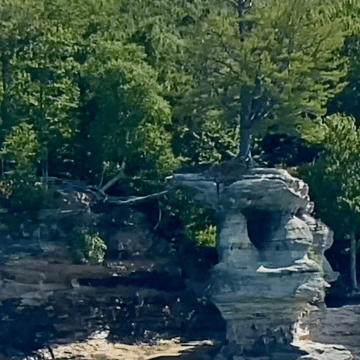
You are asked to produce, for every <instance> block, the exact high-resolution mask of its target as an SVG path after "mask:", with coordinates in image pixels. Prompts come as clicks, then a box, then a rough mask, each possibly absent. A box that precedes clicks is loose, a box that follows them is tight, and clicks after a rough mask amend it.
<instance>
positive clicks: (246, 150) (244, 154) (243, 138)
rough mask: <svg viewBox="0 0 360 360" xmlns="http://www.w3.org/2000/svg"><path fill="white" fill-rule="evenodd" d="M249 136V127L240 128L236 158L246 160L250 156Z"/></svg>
mask: <svg viewBox="0 0 360 360" xmlns="http://www.w3.org/2000/svg"><path fill="white" fill-rule="evenodd" d="M251 135H252V129H251V126H249V125H243V124H241V126H240V151H239V155H238V157H241V158H243V159H247V158H248V157H250V156H251V147H250V145H251Z"/></svg>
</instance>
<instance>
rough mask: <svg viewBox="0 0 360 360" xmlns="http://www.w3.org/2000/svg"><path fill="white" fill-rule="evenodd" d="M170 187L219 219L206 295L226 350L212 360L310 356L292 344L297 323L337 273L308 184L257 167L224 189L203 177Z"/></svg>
mask: <svg viewBox="0 0 360 360" xmlns="http://www.w3.org/2000/svg"><path fill="white" fill-rule="evenodd" d="M168 180H169V182H170V183H171V184H172V185H174V186H176V187H180V188H182V189H184V191H187V192H191V193H192V194H193V196H194V197H195V198H196V199H197V200H199V201H200V203H202V204H203V206H207V207H211V208H214V209H216V210H217V212H218V218H219V225H218V242H217V249H218V253H219V263H218V264H217V265H216V266H215V267H214V269H213V271H212V277H211V280H210V285H209V288H208V295H209V296H210V298H211V299H212V301H213V302H214V303H215V304H216V306H217V307H218V308H219V310H220V312H221V314H222V316H223V318H224V319H225V320H226V323H227V340H228V341H229V345H228V346H226V347H225V348H223V350H222V351H221V352H220V354H219V355H218V357H217V360H224V359H226V360H230V359H231V360H235V359H236V360H240V359H248V358H249V359H250V358H251V359H253V358H262V359H268V358H269V356H271V359H277V360H280V359H284V360H285V359H286V360H291V359H297V358H299V357H300V355H301V350H303V351H304V352H305V353H306V352H307V351H309V352H311V351H310V350H311V349H310V348H309V347H308V348H306V349H305V348H304V349H301V346H302V345H304V344H303V343H300V342H296V343H293V344H291V343H292V341H293V340H294V328H295V324H296V323H297V322H298V321H299V320H298V319H299V318H301V316H302V315H303V314H304V313H307V312H308V310H309V308H310V307H313V306H316V305H319V306H320V305H321V304H322V303H323V300H324V294H325V289H326V288H327V287H328V286H329V284H328V283H327V281H333V280H334V279H336V274H335V273H334V272H333V271H332V269H331V267H330V265H329V264H328V263H327V261H326V259H325V258H324V251H325V250H326V249H327V248H329V247H330V246H331V244H332V233H331V232H330V230H328V228H327V227H326V226H325V225H324V224H322V223H321V222H319V221H317V220H315V219H313V218H312V217H311V216H310V212H311V210H312V204H311V202H310V199H309V196H308V186H307V184H305V183H304V182H303V181H302V180H299V179H296V178H294V177H292V176H290V175H289V174H288V173H287V172H286V171H285V170H279V169H262V168H254V169H250V170H249V171H248V173H247V174H246V175H243V176H242V178H241V179H239V180H238V181H235V182H232V183H230V184H226V183H224V184H216V183H215V182H214V181H211V180H210V181H209V179H208V178H207V177H206V176H204V175H202V174H175V175H173V176H172V177H170V178H169V179H168ZM324 274H325V276H324ZM325 279H326V280H327V281H326V280H325ZM296 347H297V348H300V350H298V349H296ZM309 356H310V355H309ZM305 358H306V357H304V359H305ZM307 359H312V358H311V357H307ZM339 359H340V358H339Z"/></svg>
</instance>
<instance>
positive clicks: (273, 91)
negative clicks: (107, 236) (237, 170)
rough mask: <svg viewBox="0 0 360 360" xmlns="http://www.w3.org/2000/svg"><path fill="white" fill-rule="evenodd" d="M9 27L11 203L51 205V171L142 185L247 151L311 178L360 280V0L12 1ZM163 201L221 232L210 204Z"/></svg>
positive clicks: (189, 226)
mask: <svg viewBox="0 0 360 360" xmlns="http://www.w3.org/2000/svg"><path fill="white" fill-rule="evenodd" d="M0 29H1V30H0V53H1V54H0V56H1V73H0V74H1V75H0V76H1V81H0V102H1V104H0V106H1V109H0V117H1V133H0V154H1V183H0V186H1V187H0V191H1V194H2V197H1V204H2V207H3V208H4V209H5V208H7V209H9V208H11V207H12V208H14V207H16V208H29V207H30V208H31V209H36V208H38V207H41V206H44V204H46V206H51V204H50V203H51V194H50V191H49V190H48V189H49V179H51V178H53V177H58V178H63V179H76V180H83V181H86V183H87V184H91V185H94V186H96V187H98V188H99V189H102V190H103V191H107V192H109V193H112V194H115V195H118V196H128V195H138V196H142V195H148V194H152V193H157V192H160V191H162V190H164V189H165V187H166V185H165V183H164V179H165V177H166V176H168V175H169V174H171V172H173V171H176V170H178V169H180V168H182V167H184V166H199V167H201V166H203V165H206V164H211V163H218V162H221V161H224V160H228V159H230V158H232V157H234V156H240V157H244V158H247V157H249V156H251V153H252V156H253V158H254V159H255V161H256V162H258V163H259V164H261V165H263V166H280V167H283V168H286V169H288V170H289V171H290V172H291V173H292V174H295V175H296V176H299V177H302V178H303V179H304V180H305V181H306V182H308V183H309V185H310V191H311V196H312V199H313V200H314V201H315V213H316V216H318V217H321V218H322V220H323V221H324V222H326V223H327V224H328V225H330V226H331V228H332V229H333V230H334V231H335V235H336V241H339V242H340V241H345V242H347V243H349V247H350V245H351V252H352V254H353V256H352V285H353V287H354V288H356V287H357V282H356V269H355V254H356V252H357V248H358V244H359V235H360V130H359V129H358V128H359V124H360V112H359V111H360V102H359V101H360V57H359V49H360V1H358V0H343V1H337V0H287V1H280V0H254V1H253V2H252V3H251V2H250V1H244V0H156V1H154V0H153V1H149V0H136V1H128V0H106V1H105V0H76V1H74V0H73V1H70V0H38V1H34V0H3V1H1V3H0ZM250 149H251V150H250ZM112 179H115V180H116V181H117V182H116V184H115V185H114V183H115V181H113V182H112V183H110V184H112V185H113V186H111V187H110V186H106V185H107V184H109V181H111V180H112ZM104 186H105V187H104ZM156 206H157V207H158V208H160V209H162V210H161V211H162V213H163V215H162V219H161V221H162V223H161V225H160V227H161V226H162V227H166V226H168V227H169V226H172V227H175V226H176V227H178V228H179V229H181V231H182V232H183V233H184V234H185V235H186V236H187V237H188V238H190V239H192V240H195V241H197V242H198V243H199V244H200V245H211V244H213V243H214V238H215V235H216V228H215V224H214V223H213V220H212V217H211V214H207V213H204V212H203V211H202V210H200V209H199V208H197V207H196V205H195V204H194V206H189V205H188V202H184V201H183V199H182V196H181V195H179V194H172V195H166V196H164V197H161V198H159V200H158V203H157V205H156ZM161 211H160V212H161ZM174 219H177V220H178V222H176V221H175V220H174ZM179 219H180V220H179ZM156 221H157V219H156ZM169 223H171V224H170V225H169Z"/></svg>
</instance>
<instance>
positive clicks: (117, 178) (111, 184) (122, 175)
mask: <svg viewBox="0 0 360 360" xmlns="http://www.w3.org/2000/svg"><path fill="white" fill-rule="evenodd" d="M124 170H125V160H124V161H123V162H122V164H121V167H120V170H119V173H118V174H117V175H116V176H114V177H113V178H112V179H111V180H110V181H108V182H107V183H106V184H105V185H104V186H103V187H102V188H101V189H100V190H101V191H102V192H105V191H106V190H108V189H109V188H111V187H112V186H113V185H114V184H115V183H116V182H117V181H118V180H120V179H122V178H123V177H124Z"/></svg>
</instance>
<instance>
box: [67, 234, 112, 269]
mask: <svg viewBox="0 0 360 360" xmlns="http://www.w3.org/2000/svg"><path fill="white" fill-rule="evenodd" d="M68 249H69V255H70V258H71V259H72V261H73V262H74V263H75V264H82V263H86V262H90V263H94V264H101V263H103V262H104V259H105V251H106V245H105V243H104V241H103V240H102V239H101V237H100V236H99V233H96V232H93V231H90V230H89V229H85V228H75V230H74V234H73V236H72V237H71V238H70V239H69V240H68Z"/></svg>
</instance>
